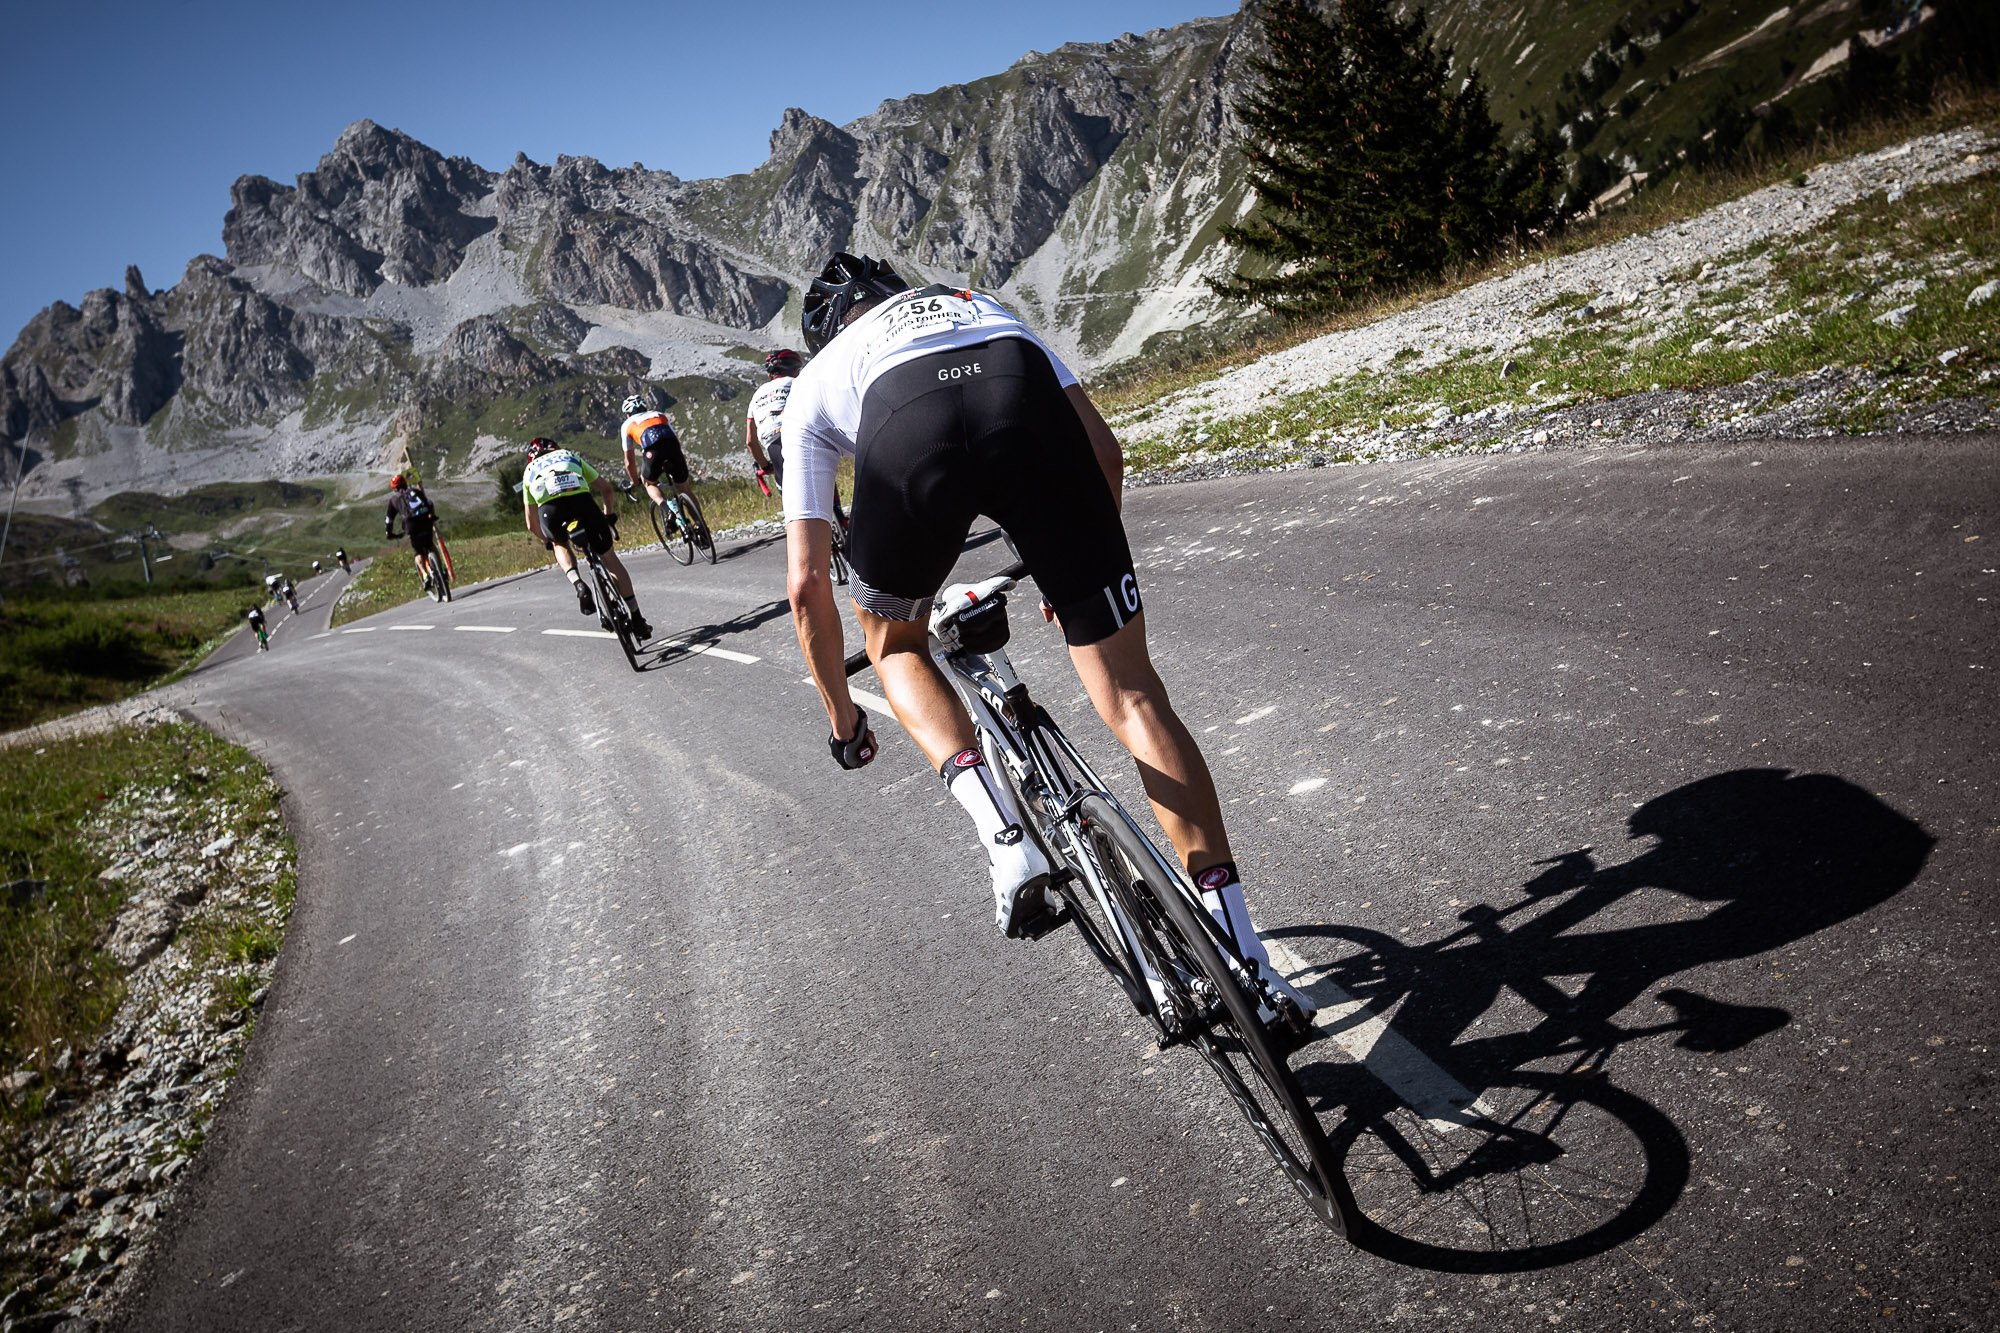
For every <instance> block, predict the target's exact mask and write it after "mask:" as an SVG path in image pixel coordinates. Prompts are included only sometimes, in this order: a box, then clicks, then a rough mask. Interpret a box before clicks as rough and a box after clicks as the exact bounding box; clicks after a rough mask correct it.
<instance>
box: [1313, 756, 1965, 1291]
mask: <svg viewBox="0 0 2000 1333" xmlns="http://www.w3.org/2000/svg"><path fill="white" fill-rule="evenodd" d="M1626 823H1627V828H1628V829H1629V831H1630V834H1631V836H1632V837H1633V838H1635V839H1639V838H1650V839H1654V840H1655V841H1654V843H1653V845H1652V846H1651V847H1649V848H1647V849H1646V850H1645V851H1643V852H1641V853H1640V854H1639V855H1637V856H1636V857H1633V858H1632V859H1631V860H1628V861H1624V862H1621V863H1619V864H1616V865H1609V866H1601V865H1600V864H1599V863H1598V859H1597V857H1596V855H1595V853H1594V850H1593V849H1592V848H1589V847H1584V848H1579V849H1576V850H1573V851H1567V852H1563V853H1560V854H1558V855H1556V856H1553V857H1549V858H1547V859H1545V860H1542V861H1538V862H1536V863H1535V864H1537V865H1540V866H1545V867H1547V868H1546V869H1544V870H1543V871H1541V873H1539V874H1537V875H1535V876H1534V877H1533V878H1531V879H1529V880H1528V881H1527V882H1526V883H1525V884H1523V885H1522V895H1521V896H1520V897H1518V898H1516V899H1515V900H1513V901H1511V902H1509V903H1507V904H1505V905H1504V906H1500V907H1495V906H1492V905H1490V904H1486V903H1476V904H1474V905H1473V906H1471V907H1467V908H1465V909H1464V910H1463V911H1462V912H1461V913H1460V914H1459V916H1458V920H1459V922H1461V923H1463V924H1462V925H1460V926H1459V927H1458V928H1457V929H1454V930H1450V931H1447V932H1441V933H1440V934H1439V935H1438V936H1437V938H1435V939H1432V940H1430V941H1428V942H1418V943H1405V942H1403V941H1400V940H1398V939H1395V938H1394V937H1392V936H1389V935H1386V934H1382V933H1379V932H1375V931H1369V930H1366V929H1362V928H1356V927H1344V926H1330V927H1307V928H1299V929H1291V930H1279V931H1275V932H1273V935H1274V936H1275V937H1277V938H1287V937H1291V938H1298V939H1312V940H1314V947H1313V949H1312V952H1313V953H1314V954H1315V955H1317V956H1322V957H1324V956H1327V955H1328V953H1329V952H1331V953H1332V956H1333V961H1332V962H1330V963H1327V964H1325V965H1323V966H1320V967H1316V968H1314V969H1313V970H1312V971H1311V972H1309V973H1308V974H1307V976H1306V977H1305V978H1304V980H1306V981H1307V983H1308V989H1309V990H1310V992H1311V993H1312V994H1313V996H1314V998H1315V999H1316V1000H1320V1001H1321V1002H1322V1004H1323V1006H1324V1008H1323V1012H1322V1020H1321V1022H1322V1029H1323V1030H1330V1032H1331V1035H1332V1037H1333V1042H1334V1043H1335V1044H1340V1045H1343V1046H1344V1047H1346V1049H1347V1050H1348V1051H1349V1052H1350V1054H1353V1055H1358V1056H1359V1062H1358V1063H1357V1062H1356V1061H1355V1060H1354V1059H1345V1060H1343V1059H1338V1058H1335V1057H1334V1056H1333V1055H1332V1052H1331V1047H1330V1046H1329V1045H1328V1044H1324V1043H1320V1042H1315V1043H1313V1044H1312V1045H1310V1046H1308V1047H1307V1048H1306V1049H1305V1051H1302V1052H1301V1053H1300V1054H1301V1057H1302V1058H1303V1057H1304V1056H1306V1055H1307V1054H1308V1053H1311V1052H1314V1051H1316V1050H1317V1051H1320V1052H1324V1053H1325V1056H1324V1058H1321V1059H1318V1060H1316V1061H1314V1062H1313V1063H1310V1064H1304V1063H1298V1062H1295V1064H1296V1067H1297V1069H1298V1073H1299V1076H1300V1082H1301V1083H1302V1084H1303V1085H1304V1087H1305V1089H1306V1091H1307V1095H1308V1096H1309V1097H1311V1098H1312V1099H1313V1101H1314V1104H1315V1107H1316V1108H1317V1109H1319V1110H1320V1111H1321V1112H1322V1114H1323V1115H1324V1113H1325V1112H1326V1111H1328V1110H1333V1109H1335V1108H1339V1109H1341V1111H1342V1113H1343V1114H1342V1116H1341V1118H1340V1121H1339V1123H1338V1126H1337V1127H1336V1128H1335V1130H1334V1131H1333V1133H1332V1134H1330V1136H1329V1137H1330V1139H1331V1140H1332V1141H1333V1142H1334V1146H1335V1151H1336V1153H1337V1154H1339V1155H1341V1156H1343V1157H1344V1158H1345V1159H1346V1160H1345V1166H1346V1171H1345V1175H1346V1178H1347V1180H1348V1182H1349V1189H1350V1191H1351V1192H1352V1193H1353V1194H1354V1196H1355V1198H1354V1200H1353V1202H1355V1203H1357V1204H1358V1205H1359V1207H1360V1209H1361V1210H1362V1211H1363V1212H1364V1213H1367V1214H1368V1215H1369V1220H1368V1221H1367V1222H1366V1223H1365V1224H1364V1225H1363V1226H1361V1227H1360V1228H1359V1229H1358V1234H1355V1235H1351V1236H1350V1239H1351V1240H1353V1241H1354V1242H1355V1243H1356V1244H1357V1245H1359V1246H1361V1248H1364V1249H1367V1250H1369V1251H1371V1252H1373V1253H1376V1254H1378V1255H1380V1256H1381V1257H1383V1258H1386V1259H1390V1260H1394V1261H1397V1262H1401V1263H1406V1264H1410V1265H1414V1266H1418V1267H1425V1268H1435V1269H1442V1270H1448V1271H1456V1272H1509V1271H1522V1270H1525V1269H1532V1268H1541V1267H1551V1266H1555V1265H1558V1264H1564V1263H1570V1262H1573V1261H1575V1260H1577V1259H1581V1258H1584V1257H1586V1256H1588V1255H1591V1254H1596V1253H1601V1252H1603V1251H1604V1250H1606V1249H1609V1248H1612V1247H1613V1246H1616V1245H1618V1244H1622V1243H1623V1242H1624V1241H1626V1240H1629V1239H1631V1238H1632V1237H1634V1236H1636V1235H1638V1234H1640V1233H1641V1232H1643V1231H1645V1230H1646V1229H1647V1228H1649V1227H1650V1226H1651V1225H1653V1223H1655V1222H1657V1221H1658V1220H1659V1219H1660V1218H1661V1217H1663V1216H1665V1215H1666V1213H1667V1212H1668V1211H1669V1210H1670V1209H1671V1208H1672V1207H1673V1206H1674V1203H1675V1202H1676V1201H1677V1200H1678V1198H1679V1196H1680V1193H1681V1190H1682V1188H1683V1187H1684V1186H1685V1185H1686V1183H1687V1178H1688V1170H1689V1154H1688V1148H1687V1143H1686V1139H1685V1136H1684V1135H1683V1134H1682V1132H1681V1130H1680V1128H1679V1127H1678V1126H1677V1125H1675V1124H1674V1122H1673V1121H1672V1119H1671V1118H1670V1117H1668V1116H1667V1115H1666V1114H1665V1113H1664V1112H1661V1111H1660V1110H1659V1109H1658V1108H1656V1107H1653V1106H1652V1105H1650V1104H1649V1103H1647V1102H1646V1101H1645V1100H1644V1099H1642V1098H1640V1097H1638V1096H1636V1095H1635V1094H1632V1093H1629V1092H1624V1091H1622V1090H1620V1089H1617V1088H1615V1087H1614V1086H1612V1085H1611V1084H1610V1082H1609V1081H1608V1079H1606V1077H1605V1066H1606V1064H1607V1063H1608V1061H1609V1060H1610V1057H1611V1055H1612V1054H1613V1053H1614V1052H1615V1051H1616V1050H1617V1049H1619V1048H1620V1047H1622V1046H1624V1045H1626V1044H1628V1043H1631V1042H1635V1041H1641V1040H1645V1039H1648V1038H1654V1037H1661V1036H1671V1037H1672V1038H1673V1039H1674V1045H1675V1046H1677V1047H1679V1048H1681V1049H1684V1050H1690V1051H1700V1052H1705V1053H1715V1052H1721V1051H1732V1050H1736V1049H1739V1048H1742V1047H1745V1046H1748V1045H1750V1044H1752V1043H1754V1042H1756V1041H1758V1040H1760V1039H1761V1038H1763V1037H1766V1036H1769V1035H1770V1034H1771V1033H1773V1032H1776V1031H1778V1030H1779V1029H1781V1028H1783V1027H1785V1026H1786V1025H1787V1024H1789V1023H1790V1022H1791V1020H1792V1015H1791V1013H1790V1012H1789V1011H1787V1010H1785V1009H1782V1008H1775V1007H1771V1006H1766V1005H1748V1004H1738V1003H1734V1002H1732V1001H1730V1000H1727V999H1718V998H1711V997H1708V996H1703V995H1701V994H1698V993H1696V992H1695V991H1693V990H1692V989H1689V988H1687V987H1686V986H1675V985H1672V984H1669V983H1670V982H1671V981H1672V979H1673V978H1675V977H1677V976H1679V975H1680V974H1682V973H1684V972H1688V971H1690V970H1692V969H1696V968H1700V967H1703V966H1705V965H1709V964H1719V963H1729V962H1733V961H1740V960H1744V959H1749V958H1754V957H1758V956H1761V955H1765V954H1768V953H1771V952H1772V951H1774V950H1778V949H1782V948H1784V947H1786V946H1788V945H1792V944H1796V943H1798V942H1799V941H1802V940H1805V939H1807V938H1808V937H1810V936H1812V935H1815V934H1817V933H1819V932H1821V931H1824V930H1827V929H1829V928H1830V927H1833V926H1835V925H1837V924H1839V923H1841V922H1843V921H1848V920H1851V919H1853V918H1855V917H1858V916H1860V915H1862V914H1863V913H1865V912H1868V911H1870V910H1872V909H1874V908H1876V907H1878V906H1880V905H1881V904H1882V903H1884V902H1886V901H1888V900H1889V899H1890V898H1892V897H1894V896H1895V895H1896V894H1897V893H1899V892H1900V891H1901V890H1902V889H1904V888H1905V887H1906V886H1908V885H1909V884H1910V883H1911V882H1912V881H1914V880H1915V878H1916V876H1917V874H1918V872H1919V871H1920V870H1921V869H1922V867H1923V865H1924V862H1925V861H1926V859H1927V858H1928V857H1929V855H1930V852H1931V849H1932V847H1933V846H1934V845H1935V840H1934V839H1933V838H1932V837H1930V835H1928V834H1927V833H1925V832H1924V831H1923V830H1922V829H1921V828H1920V827H1919V826H1918V825H1917V824H1916V823H1915V822H1914V821H1912V820H1910V819H1909V818H1907V817H1905V816H1904V815H1902V814H1900V813H1898V812H1897V811H1895V810H1893V809H1891V808H1890V807H1889V806H1888V805H1886V804H1884V803H1883V802H1882V801H1880V800H1878V799H1876V798H1875V797H1874V796H1872V795H1870V794H1869V793H1868V792H1866V791H1864V790H1862V789H1861V788H1860V787H1857V786H1855V785H1854V784H1852V783H1850V782H1847V781H1845V780H1843V779H1841V778H1837V777H1833V776H1830V775H1827V774H1794V773H1792V772H1790V771H1788V770H1784V769H1738V770H1734V771H1731V772H1727V773H1720V774H1716V775H1714V776H1712V777H1707V778H1703V779H1700V780H1698V781H1696V782H1692V783H1689V784H1687V785H1685V786H1682V787H1678V788H1675V789H1674V790H1672V791H1670V792H1667V793H1665V794H1663V795H1661V796H1657V797H1655V798H1653V799H1652V800H1650V801H1648V802H1646V803H1645V804H1644V805H1643V806H1641V807H1640V808H1639V809H1637V810H1635V811H1634V812H1633V813H1632V815H1631V816H1630V818H1629V819H1628V820H1627V821H1626ZM1329 945H1331V946H1332V948H1331V949H1329ZM1655 988H1659V989H1657V990H1656V989H1655ZM1649 995H1650V996H1651V998H1652V1000H1653V1002H1654V1003H1653V1005H1652V1006H1651V1007H1650V1008H1648V1009H1644V1010H1642V1009H1640V1008H1637V1006H1640V1005H1641V1003H1642V1002H1643V1001H1645V1000H1646V999H1647V997H1648V996H1649ZM1391 1010H1393V1018H1391V1019H1390V1021H1389V1022H1388V1024H1387V1032H1386V1033H1384V1032H1382V1030H1381V1029H1382V1025H1381V1022H1380V1020H1381V1018H1382V1016H1383V1015H1385V1014H1388V1013H1389V1012H1390V1011H1391ZM1628 1010H1630V1011H1633V1012H1632V1013H1628V1012H1627V1011H1628ZM1635 1015H1636V1017H1635ZM1621 1019H1622V1021H1621ZM1439 1076H1441V1078H1442V1086H1443V1087H1444V1088H1445V1089H1446V1091H1445V1092H1443V1093H1442V1094H1440V1092H1439V1087H1440V1082H1439ZM1426 1080H1429V1081H1428V1082H1426ZM1453 1081H1456V1083H1457V1084H1458V1085H1460V1086H1459V1087H1458V1088H1456V1089H1452V1088H1451V1084H1452V1083H1453ZM1475 1094H1476V1098H1477V1100H1474V1096H1475ZM1531 1201H1532V1202H1531ZM1371 1203H1372V1205H1373V1206H1372V1207H1371ZM1559 1216H1569V1217H1571V1218H1572V1219H1573V1223H1572V1225H1571V1226H1570V1227H1569V1228H1568V1229H1567V1230H1566V1231H1565V1233H1564V1234H1561V1235H1554V1234H1551V1232H1552V1231H1554V1230H1556V1229H1558V1228H1559V1227H1560V1223H1555V1222H1552V1221H1551V1219H1552V1218H1555V1217H1559Z"/></svg>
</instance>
